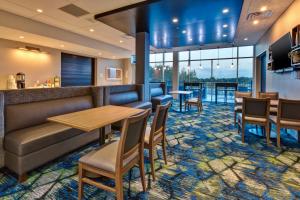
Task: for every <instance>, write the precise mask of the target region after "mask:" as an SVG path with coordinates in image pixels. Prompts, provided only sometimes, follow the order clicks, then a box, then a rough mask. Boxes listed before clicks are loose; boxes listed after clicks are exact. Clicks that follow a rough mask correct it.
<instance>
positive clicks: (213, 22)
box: [95, 0, 243, 48]
mask: <svg viewBox="0 0 300 200" xmlns="http://www.w3.org/2000/svg"><path fill="white" fill-rule="evenodd" d="M242 5H243V0H161V1H152V2H151V1H150V2H149V3H148V4H138V6H137V7H130V8H129V9H127V10H125V11H124V10H121V12H112V13H108V14H109V15H102V16H100V17H99V15H98V16H97V15H96V16H95V18H96V19H97V20H99V21H102V22H104V23H106V24H108V25H111V26H113V27H114V28H117V29H118V30H121V31H123V32H125V33H127V34H130V35H133V36H134V33H136V32H140V31H147V32H149V34H150V42H151V45H152V46H153V47H155V48H172V47H182V46H193V45H204V44H213V43H232V42H233V40H234V37H235V34H236V29H237V25H238V21H239V18H240V14H241V9H242ZM224 9H228V12H227V13H223V12H222V11H223V10H224ZM100 15H101V14H100ZM126 16H127V19H126ZM173 18H177V19H178V22H177V23H173V22H172V20H173ZM116 20H119V22H117V23H116ZM223 25H227V26H228V27H223ZM128 27H130V28H128Z"/></svg>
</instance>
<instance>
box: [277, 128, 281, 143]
mask: <svg viewBox="0 0 300 200" xmlns="http://www.w3.org/2000/svg"><path fill="white" fill-rule="evenodd" d="M277 147H279V148H280V126H279V125H278V124H277Z"/></svg>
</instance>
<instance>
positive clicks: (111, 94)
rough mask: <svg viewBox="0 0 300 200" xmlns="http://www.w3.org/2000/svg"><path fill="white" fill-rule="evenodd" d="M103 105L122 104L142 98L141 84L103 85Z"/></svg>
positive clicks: (142, 89)
mask: <svg viewBox="0 0 300 200" xmlns="http://www.w3.org/2000/svg"><path fill="white" fill-rule="evenodd" d="M104 98H105V99H106V100H105V105H124V104H129V103H133V102H137V101H143V100H144V88H143V85H140V84H133V85H117V86H107V87H105V97H104Z"/></svg>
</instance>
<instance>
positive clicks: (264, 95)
mask: <svg viewBox="0 0 300 200" xmlns="http://www.w3.org/2000/svg"><path fill="white" fill-rule="evenodd" d="M258 98H269V99H271V100H278V99H279V93H278V92H259V93H258Z"/></svg>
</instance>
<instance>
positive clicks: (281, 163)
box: [0, 104, 300, 200]
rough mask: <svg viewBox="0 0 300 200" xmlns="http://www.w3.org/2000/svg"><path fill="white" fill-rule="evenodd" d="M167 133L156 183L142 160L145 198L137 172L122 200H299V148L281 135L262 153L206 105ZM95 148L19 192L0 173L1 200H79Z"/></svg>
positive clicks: (96, 194)
mask: <svg viewBox="0 0 300 200" xmlns="http://www.w3.org/2000/svg"><path fill="white" fill-rule="evenodd" d="M167 127H168V129H167V142H168V147H167V152H168V165H164V162H163V160H162V151H161V148H160V147H158V148H157V159H156V161H155V163H156V176H157V180H156V181H155V182H151V181H150V180H151V177H150V173H149V172H150V166H149V162H148V161H147V159H146V161H145V162H146V170H147V174H146V176H147V186H148V190H147V192H145V193H144V192H142V187H141V184H140V178H139V170H138V169H137V168H136V169H135V168H134V169H133V170H132V173H130V175H129V174H128V175H126V176H124V195H125V197H124V198H125V199H154V200H156V199H157V200H159V199H300V144H299V143H297V141H296V139H295V138H293V137H292V136H291V135H289V134H285V133H283V136H282V143H283V144H282V146H283V147H282V148H281V149H279V148H276V146H275V145H276V141H275V140H272V145H270V146H267V145H266V140H265V138H264V137H259V136H255V135H252V134H251V133H249V132H247V134H246V137H245V138H246V143H244V144H243V143H242V142H241V137H240V135H239V134H238V133H237V128H236V127H235V126H234V124H233V106H232V105H216V104H205V105H204V111H203V112H202V113H201V114H198V112H196V111H189V112H186V113H178V112H174V111H171V112H170V114H169V118H168V123H167ZM249 128H251V127H250V126H249V127H248V130H249ZM96 147H97V144H96V143H94V144H91V145H89V146H86V147H84V148H81V149H79V150H77V151H75V152H72V153H70V154H68V155H66V156H64V157H61V158H59V159H57V160H55V161H53V162H51V163H49V164H46V165H44V166H43V167H40V168H38V169H36V170H34V171H32V172H31V173H29V179H28V180H27V181H26V182H24V183H22V184H19V183H18V182H17V180H16V178H15V176H14V175H13V174H11V172H9V171H8V170H6V169H2V170H0V199H64V200H66V199H77V189H78V184H77V164H78V159H79V158H80V157H81V156H83V155H85V154H86V153H87V152H89V151H91V150H93V149H95V148H96ZM146 157H147V153H146ZM99 181H103V182H105V184H108V185H111V186H113V185H114V183H113V181H110V180H108V179H103V180H101V179H100V180H99ZM84 194H85V198H86V199H114V198H115V196H114V194H112V193H110V192H106V191H103V190H100V189H97V188H95V187H92V186H88V185H86V186H85V188H84Z"/></svg>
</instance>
